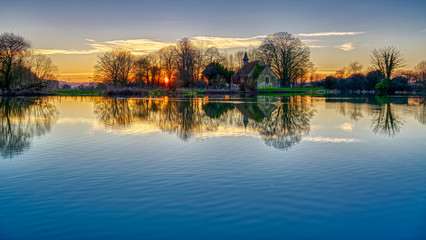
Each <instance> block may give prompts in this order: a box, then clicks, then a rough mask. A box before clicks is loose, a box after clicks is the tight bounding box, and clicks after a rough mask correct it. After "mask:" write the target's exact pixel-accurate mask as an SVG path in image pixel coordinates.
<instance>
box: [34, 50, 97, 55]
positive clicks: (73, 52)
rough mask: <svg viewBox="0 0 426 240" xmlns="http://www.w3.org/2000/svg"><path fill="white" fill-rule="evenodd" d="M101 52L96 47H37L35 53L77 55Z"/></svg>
mask: <svg viewBox="0 0 426 240" xmlns="http://www.w3.org/2000/svg"><path fill="white" fill-rule="evenodd" d="M96 52H99V50H96V49H90V50H76V49H69V50H67V49H36V50H34V53H35V54H46V55H52V54H76V55H82V54H91V53H96Z"/></svg>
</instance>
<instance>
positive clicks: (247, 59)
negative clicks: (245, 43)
mask: <svg viewBox="0 0 426 240" xmlns="http://www.w3.org/2000/svg"><path fill="white" fill-rule="evenodd" d="M248 61H249V58H248V57H247V52H245V53H244V58H243V66H245V65H246V64H247V63H248Z"/></svg>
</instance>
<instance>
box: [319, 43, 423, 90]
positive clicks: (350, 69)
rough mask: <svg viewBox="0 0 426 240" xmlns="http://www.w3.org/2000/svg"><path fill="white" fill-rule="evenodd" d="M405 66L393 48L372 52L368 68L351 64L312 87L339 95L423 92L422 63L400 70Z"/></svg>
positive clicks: (403, 59)
mask: <svg viewBox="0 0 426 240" xmlns="http://www.w3.org/2000/svg"><path fill="white" fill-rule="evenodd" d="M405 64H406V61H405V58H404V56H403V54H402V53H401V51H400V50H398V49H397V48H396V47H394V46H388V47H384V48H380V49H374V50H373V51H372V53H371V55H370V66H369V67H367V68H365V67H364V66H363V65H361V64H360V63H359V62H358V61H354V62H351V63H350V64H349V65H348V66H345V67H343V68H341V69H339V70H338V71H336V72H335V74H333V75H329V76H326V77H324V78H323V79H321V80H320V81H317V82H314V83H313V85H314V86H323V87H325V88H328V89H339V90H342V91H348V90H378V91H380V92H385V93H394V92H395V91H418V92H424V91H426V87H425V83H426V60H423V61H421V62H419V63H418V64H417V65H416V66H415V67H414V69H413V70H407V69H402V68H403V67H405Z"/></svg>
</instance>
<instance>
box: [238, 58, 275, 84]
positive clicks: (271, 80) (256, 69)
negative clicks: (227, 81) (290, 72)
mask: <svg viewBox="0 0 426 240" xmlns="http://www.w3.org/2000/svg"><path fill="white" fill-rule="evenodd" d="M232 83H233V84H234V85H236V86H240V89H241V90H245V91H253V90H257V89H261V88H277V87H279V85H280V84H279V82H278V76H277V74H275V73H274V71H272V70H271V68H270V67H269V66H267V65H266V64H264V63H262V62H260V61H253V62H249V58H248V56H247V52H246V53H245V54H244V58H243V67H242V68H241V69H240V70H239V71H238V72H237V73H236V74H235V75H234V77H233V78H232Z"/></svg>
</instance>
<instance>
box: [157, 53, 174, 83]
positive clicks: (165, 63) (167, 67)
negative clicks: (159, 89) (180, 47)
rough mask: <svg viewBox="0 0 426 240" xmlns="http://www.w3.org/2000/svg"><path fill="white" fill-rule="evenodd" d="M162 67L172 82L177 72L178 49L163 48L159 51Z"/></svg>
mask: <svg viewBox="0 0 426 240" xmlns="http://www.w3.org/2000/svg"><path fill="white" fill-rule="evenodd" d="M158 55H159V58H160V66H161V68H162V70H163V71H164V74H165V75H166V77H167V79H168V80H169V81H171V80H172V78H173V75H174V73H175V70H176V47H175V46H173V45H170V46H167V47H164V48H161V49H160V50H159V51H158Z"/></svg>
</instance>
